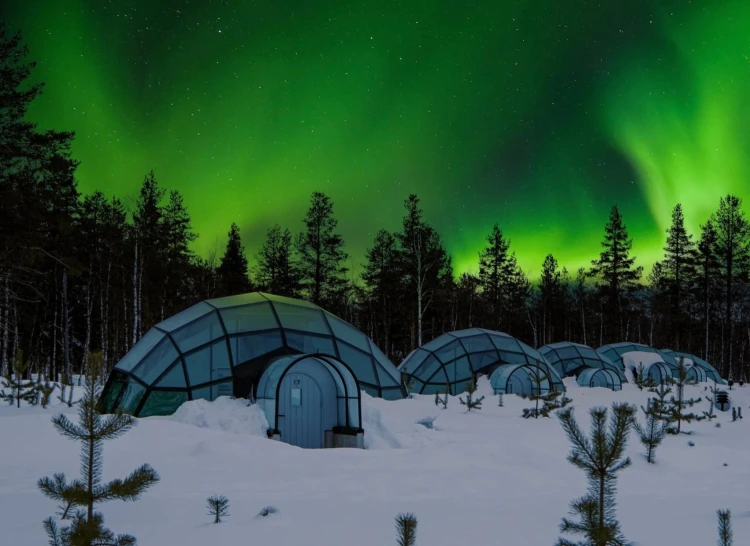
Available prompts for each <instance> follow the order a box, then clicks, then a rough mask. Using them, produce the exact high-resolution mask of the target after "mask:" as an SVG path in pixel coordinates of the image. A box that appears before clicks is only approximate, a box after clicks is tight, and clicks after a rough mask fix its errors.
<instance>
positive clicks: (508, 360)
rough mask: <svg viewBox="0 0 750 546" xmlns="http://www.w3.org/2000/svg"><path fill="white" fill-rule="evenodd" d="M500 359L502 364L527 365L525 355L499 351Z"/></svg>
mask: <svg viewBox="0 0 750 546" xmlns="http://www.w3.org/2000/svg"><path fill="white" fill-rule="evenodd" d="M500 358H501V359H502V361H503V363H504V364H527V363H528V361H527V360H526V355H522V354H518V353H506V352H503V351H501V352H500Z"/></svg>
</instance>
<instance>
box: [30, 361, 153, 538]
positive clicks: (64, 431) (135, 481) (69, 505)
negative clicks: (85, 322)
mask: <svg viewBox="0 0 750 546" xmlns="http://www.w3.org/2000/svg"><path fill="white" fill-rule="evenodd" d="M100 366H101V359H100V358H98V359H96V361H95V360H94V359H91V360H90V366H89V370H88V374H87V376H86V388H85V392H84V395H83V398H82V400H81V404H80V406H79V409H78V423H73V422H72V421H70V419H68V417H67V416H65V415H62V414H61V415H58V416H56V417H54V418H53V419H52V424H53V425H54V426H55V428H56V429H57V430H58V432H59V433H60V434H61V435H63V436H65V437H66V438H69V439H71V440H74V441H77V442H81V473H82V475H81V477H80V478H79V479H77V480H73V481H72V482H70V483H68V481H67V480H66V478H65V475H64V474H55V475H54V476H53V477H52V478H48V477H47V478H41V479H40V480H39V482H38V483H37V486H38V487H39V489H40V490H41V492H42V493H44V495H45V496H47V497H49V498H51V499H53V500H56V501H58V502H60V503H61V505H60V519H62V520H72V523H71V524H70V525H69V526H68V527H65V528H63V529H58V527H57V523H56V522H55V520H54V519H53V518H48V519H47V520H45V522H44V527H45V530H46V531H47V534H48V536H49V539H50V544H53V545H55V546H84V545H85V546H93V545H97V546H110V545H111V546H124V545H132V544H135V539H134V538H133V537H131V536H129V535H119V536H117V537H115V536H114V535H113V534H112V532H111V531H109V530H108V529H106V528H105V527H104V525H103V523H104V520H103V518H102V515H101V514H100V513H98V512H96V511H95V508H96V505H97V504H98V503H102V502H107V501H110V500H123V501H136V500H138V499H139V498H140V496H141V494H142V493H143V492H144V491H146V490H147V489H148V488H149V487H151V486H152V485H154V484H155V483H156V482H158V481H159V475H158V474H157V473H156V471H155V470H154V469H153V468H151V467H150V466H149V465H147V464H144V465H142V466H141V467H139V468H138V469H136V470H135V471H133V472H132V473H131V474H130V475H129V476H128V477H127V478H125V479H124V480H120V479H116V480H112V481H111V482H109V483H102V444H103V442H104V441H105V440H113V439H115V438H118V437H120V436H122V435H123V434H125V433H126V432H127V431H128V430H130V429H131V428H132V427H133V426H134V425H135V422H136V421H135V419H134V418H133V417H131V416H129V415H125V414H114V415H109V416H107V417H103V416H102V415H100V414H99V412H98V411H97V408H96V406H97V398H98V397H99V394H100V389H99V387H98V374H99V370H100ZM78 508H83V509H82V510H80V509H79V510H76V511H75V512H72V510H74V509H78Z"/></svg>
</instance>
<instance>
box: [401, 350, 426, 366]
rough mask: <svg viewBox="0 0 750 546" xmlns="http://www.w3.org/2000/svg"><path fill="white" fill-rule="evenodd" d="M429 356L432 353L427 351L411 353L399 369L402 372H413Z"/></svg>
mask: <svg viewBox="0 0 750 546" xmlns="http://www.w3.org/2000/svg"><path fill="white" fill-rule="evenodd" d="M428 356H430V353H428V352H427V351H423V350H422V349H417V350H415V351H413V352H411V353H410V354H409V356H407V357H406V358H405V359H404V361H403V362H402V363H401V365H400V366H399V367H398V369H399V370H400V371H402V372H412V371H414V370H416V369H417V368H418V367H419V365H420V364H421V363H422V362H424V359H425V358H427V357H428Z"/></svg>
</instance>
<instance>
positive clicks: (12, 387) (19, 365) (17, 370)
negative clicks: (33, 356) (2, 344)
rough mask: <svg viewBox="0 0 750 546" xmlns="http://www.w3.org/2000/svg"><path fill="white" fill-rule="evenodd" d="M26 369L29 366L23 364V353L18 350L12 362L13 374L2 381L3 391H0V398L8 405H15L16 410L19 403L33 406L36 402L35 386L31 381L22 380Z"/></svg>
mask: <svg viewBox="0 0 750 546" xmlns="http://www.w3.org/2000/svg"><path fill="white" fill-rule="evenodd" d="M28 369H29V364H28V362H24V359H23V351H22V350H20V349H19V350H18V353H17V354H16V358H15V359H14V360H13V373H12V374H10V377H9V378H8V379H7V380H3V382H2V386H3V390H1V391H0V397H2V398H3V400H5V401H6V402H8V405H10V406H12V405H13V404H15V405H16V407H17V408H20V407H21V401H23V402H26V403H27V404H31V405H35V402H36V400H37V391H36V385H35V384H34V382H33V381H31V380H27V379H24V378H23V376H24V375H26V372H27V370H28ZM5 389H9V391H8V392H7V393H6V392H5Z"/></svg>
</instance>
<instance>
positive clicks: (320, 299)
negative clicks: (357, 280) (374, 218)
mask: <svg viewBox="0 0 750 546" xmlns="http://www.w3.org/2000/svg"><path fill="white" fill-rule="evenodd" d="M303 222H304V224H305V230H304V231H303V232H302V233H301V234H300V237H299V239H298V241H297V250H298V252H299V258H300V259H299V271H300V280H301V284H302V287H303V290H304V291H305V294H306V296H307V298H309V299H310V301H312V302H313V303H315V304H317V305H322V306H323V307H326V308H328V309H335V308H336V307H340V306H341V305H342V303H343V301H344V298H345V293H346V277H345V275H346V273H347V271H348V270H347V268H346V266H344V262H345V261H346V259H347V257H348V256H347V254H346V252H344V239H343V238H342V237H341V235H340V234H339V233H337V232H336V227H337V226H338V221H337V220H336V218H335V217H334V216H333V201H331V198H330V197H328V196H327V195H326V194H324V193H321V192H314V193H313V194H312V199H311V203H310V208H309V209H308V210H307V214H306V215H305V218H304V220H303Z"/></svg>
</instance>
